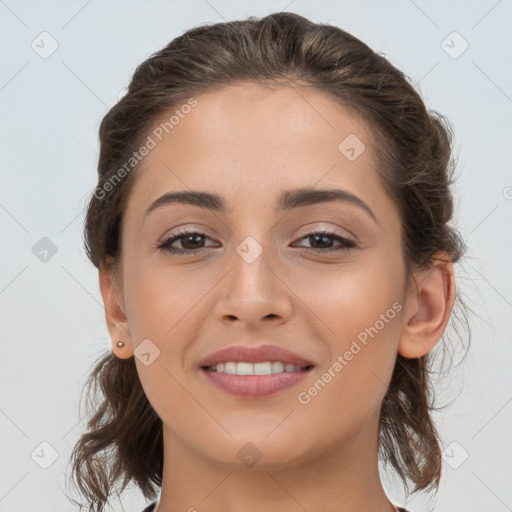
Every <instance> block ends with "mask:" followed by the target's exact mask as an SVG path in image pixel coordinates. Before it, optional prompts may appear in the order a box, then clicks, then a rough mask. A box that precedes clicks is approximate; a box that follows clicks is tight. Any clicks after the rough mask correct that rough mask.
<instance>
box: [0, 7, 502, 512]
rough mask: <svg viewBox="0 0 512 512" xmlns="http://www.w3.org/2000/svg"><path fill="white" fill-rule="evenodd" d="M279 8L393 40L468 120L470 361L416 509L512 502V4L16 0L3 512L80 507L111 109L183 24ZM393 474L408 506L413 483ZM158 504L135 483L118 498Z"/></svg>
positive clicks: (4, 77)
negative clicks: (431, 488)
mask: <svg viewBox="0 0 512 512" xmlns="http://www.w3.org/2000/svg"><path fill="white" fill-rule="evenodd" d="M277 10H289V11H292V12H296V13H298V14H301V15H304V16H306V17H310V18H311V19H312V20H314V21H324V22H328V23H333V24H336V25H338V26H340V27H341V28H343V29H346V30H348V31H349V32H352V33H353V34H354V35H356V36H357V37H359V38H361V39H362V40H363V41H365V42H366V43H367V44H369V45H370V46H371V47H372V48H374V49H376V50H377V51H380V52H383V53H384V54H385V55H386V57H387V58H388V59H389V60H390V61H391V62H392V63H393V64H395V65H396V66H398V67H399V68H401V69H402V70H404V72H405V73H406V74H407V75H408V76H410V77H411V79H412V80H413V82H414V83H415V84H416V85H417V87H418V88H419V89H420V91H421V93H422V95H423V97H424V99H425V101H426V103H427V105H428V106H429V107H431V108H434V109H436V110H439V111H440V112H442V113H444V114H446V115H447V116H448V117H449V118H450V120H451V121H452V123H453V125H454V128H455V134H456V151H457V152H458V155H459V163H458V172H459V173H460V178H459V180H458V183H457V186H456V189H455V199H456V215H457V219H458V220H457V226H458V227H459V228H460V229H461V230H462V233H463V235H464V237H465V239H466V240H467V243H468V246H469V252H468V255H467V258H466V260H465V262H464V263H463V264H461V265H457V266H456V273H457V279H458V281H457V282H458V286H459V288H460V289H461V291H462V293H463V294H465V297H466V300H467V302H468V304H469V305H470V306H471V307H472V308H473V309H475V311H476V312H477V313H478V317H477V318H475V320H474V321H473V338H472V346H471V350H470V353H469V355H468V357H467V358H466V360H465V361H464V363H463V365H461V366H460V367H459V368H455V369H453V370H452V371H451V372H450V374H449V379H448V380H447V381H446V382H445V384H444V385H443V386H442V387H440V388H439V392H438V395H439V397H440V399H441V400H445V401H449V400H451V399H455V401H454V404H453V405H452V406H451V407H449V408H447V409H445V410H444V412H443V413H442V414H440V415H437V416H436V419H437V425H438V427H439V429H440V431H441V435H442V438H443V444H444V446H445V447H446V450H445V459H446V461H447V464H445V466H444V474H443V478H442V484H441V489H440V492H439V495H438V497H437V499H428V497H427V496H424V495H421V494H420V495H416V496H415V497H414V498H413V499H411V500H410V501H408V502H407V504H406V505H407V507H408V508H409V509H410V510H412V511H413V512H422V511H427V510H428V511H430V510H433V509H434V508H435V510H436V512H476V511H479V512H481V511H483V510H485V511H491V510H492V511H495V512H501V511H503V512H505V511H507V510H512V477H511V465H510V460H511V459H512V440H511V438H512V428H511V420H512V403H511V402H512V386H511V381H512V378H511V374H512V371H511V370H512V349H511V336H510V335H511V333H512V276H511V272H510V261H511V254H512V244H511V220H512V173H511V172H510V163H511V152H510V147H511V143H512V139H511V131H512V130H511V125H512V117H511V112H512V87H511V85H512V68H511V66H510V63H511V62H512V27H511V21H512V2H511V1H510V0H501V1H495V0H481V1H471V2H470V1H452V2H446V1H430V2H427V1H426V0H415V1H412V0H397V1H393V2H379V1H377V0H375V1H369V0H366V1H361V2H349V1H336V2H335V1H327V0H316V1H315V2H304V1H300V0H292V1H291V2H289V3H288V2H287V0H283V1H282V2H275V1H273V2H270V1H268V0H267V1H261V0H260V1H244V2H235V1H230V0H208V1H206V0H187V1H173V2H164V1H148V2H133V1H123V2H121V1H104V2H100V1H98V0H95V1H94V0H92V1H88V2H87V1H83V0H80V1H67V2H64V1H63V0H62V1H48V2H35V1H30V2H29V1H18V2H15V1H14V0H5V1H2V0H0V52H1V63H2V64H1V67H0V109H1V116H0V141H1V147H2V151H1V155H2V159H1V166H0V173H1V187H0V228H1V243H2V251H0V258H1V261H0V315H1V317H0V326H1V327H0V328H1V331H2V332H1V338H2V339H1V343H0V350H1V353H0V432H1V436H0V512H1V511H7V510H8V511H9V512H18V511H24V512H30V511H34V512H36V511H37V512H50V511H51V512H57V511H68V510H73V508H72V506H71V504H70V503H69V502H68V501H67V499H66V498H65V496H64V495H63V492H62V489H63V487H64V480H65V476H64V472H65V471H66V465H67V462H68V458H69V454H70V451H71V448H72V446H73V444H74V443H75V441H76V440H77V438H78V436H79V434H80V432H81V431H82V429H83V428H84V426H85V425H84V423H85V422H80V418H79V416H78V405H77V404H78V397H79V392H80V389H81V387H82V385H83V382H84V380H85V377H86V374H87V371H88V368H89V365H90V364H91V363H92V361H93V360H94V359H95V358H96V357H97V355H98V354H99V352H100V351H101V350H104V349H105V348H108V347H109V344H110V340H109V337H108V331H107V329H106V326H105V320H104V313H103V309H102V301H101V295H100V293H99V287H98V282H97V281H98V278H97V271H96V269H95V268H94V267H93V266H92V264H90V263H89V262H88V260H87V259H86V257H85V253H84V251H83V248H82V239H81V237H82V222H83V217H84V211H83V210H84V207H85V204H86V199H87V197H88V196H89V194H90V192H91V189H92V188H93V186H94V184H95V180H96V171H95V166H96V162H97V157H98V143H97V130H98V126H99V123H100V121H101V118H102V117H103V115H104V114H105V113H106V111H107V109H108V108H109V107H110V106H111V105H112V104H113V103H114V102H115V101H116V100H117V99H118V98H119V97H120V96H121V94H122V93H123V90H124V88H125V87H126V85H127V84H128V81H129V79H130V76H131V74H132V72H133V71H134V69H135V66H136V65H137V64H138V63H140V62H141V61H142V60H144V59H145V58H147V57H148V56H149V55H150V54H151V53H152V52H154V51H156V50H158V49H160V48H161V47H162V46H164V45H165V44H167V42H168V41H170V40H171V39H172V38H174V37H176V36H177V35H179V34H181V33H182V32H183V31H184V30H186V29H188V28H191V27H192V26H196V25H198V24H202V23H205V22H216V21H222V20H232V19H240V18H245V17H246V16H249V15H256V16H261V15H265V14H268V13H270V12H274V11H277ZM45 31H46V32H48V33H49V34H50V36H48V35H43V36H40V34H41V33H42V32H45ZM454 31H456V32H458V33H459V34H460V37H459V36H457V35H453V34H452V33H453V32H454ZM52 40H55V41H56V43H53V42H52ZM443 41H445V43H443ZM464 41H467V44H469V46H468V48H467V49H466V50H465V51H464V52H463V53H461V51H462V50H463V49H464V46H465V44H466V43H465V42H464ZM33 42H34V43H33ZM52 44H58V48H57V49H56V51H55V52H54V53H52V54H51V55H49V56H47V55H44V52H45V51H46V52H48V51H49V50H51V48H52V47H51V45H52ZM31 45H33V46H34V47H35V48H37V50H38V52H39V53H37V52H36V51H35V50H34V49H33V48H32V46H31ZM37 45H38V46H37ZM41 54H43V56H44V57H47V58H42V56H41ZM454 57H456V58H454ZM43 237H47V238H48V239H49V240H50V241H51V244H49V242H48V240H43V241H41V239H42V238H43ZM38 244H39V245H38ZM52 245H53V246H55V249H56V250H57V252H56V253H55V254H52V252H51V249H50V252H48V253H47V255H46V262H44V261H41V257H43V255H44V253H42V252H40V251H42V250H43V249H45V248H48V247H51V246H52ZM456 359H457V360H458V359H459V358H458V357H456ZM41 443H48V444H43V445H41ZM53 450H55V452H56V456H57V458H56V460H55V461H53V458H52V454H53V453H54V452H53ZM466 457H467V458H466ZM45 465H48V467H47V468H46V469H44V467H42V466H45ZM383 479H384V481H385V485H386V490H387V491H388V494H389V496H390V498H391V499H393V500H394V501H395V502H396V503H399V504H404V499H403V496H402V493H401V491H400V487H399V486H398V485H397V482H396V480H394V479H389V480H388V479H387V477H386V475H384V474H383ZM144 503H145V502H144V500H143V499H142V498H141V496H140V495H139V494H138V493H137V492H135V491H134V492H132V491H130V492H128V493H126V494H125V495H124V497H123V503H122V504H120V503H119V504H118V505H117V506H116V507H115V510H127V511H129V512H140V510H142V508H143V506H144ZM123 507H124V508H123Z"/></svg>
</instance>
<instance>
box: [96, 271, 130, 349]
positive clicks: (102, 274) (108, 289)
mask: <svg viewBox="0 0 512 512" xmlns="http://www.w3.org/2000/svg"><path fill="white" fill-rule="evenodd" d="M99 281H100V290H101V295H102V297H103V304H104V306H105V320H106V323H107V328H108V332H109V333H110V337H111V339H112V341H111V343H112V352H113V353H114V355H116V356H117V357H119V358H120V359H128V358H129V357H131V356H132V355H133V344H132V339H131V336H130V329H129V327H128V319H127V318H126V315H125V313H124V307H123V304H122V303H121V301H120V300H119V298H118V295H119V289H118V287H117V286H116V282H115V280H114V279H113V273H112V270H111V269H110V268H109V267H107V266H105V265H104V264H103V263H102V264H101V265H100V271H99ZM118 341H124V347H118V346H117V342H118Z"/></svg>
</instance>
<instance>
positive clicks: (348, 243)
mask: <svg viewBox="0 0 512 512" xmlns="http://www.w3.org/2000/svg"><path fill="white" fill-rule="evenodd" d="M187 235H201V236H204V237H206V238H210V237H209V236H208V235H207V234H206V233H203V232H201V231H187V230H180V231H178V232H177V233H176V234H175V235H173V236H171V237H169V238H167V239H166V240H164V241H163V242H162V243H161V244H159V245H157V249H160V250H161V251H163V252H166V253H170V254H179V255H184V254H194V253H198V252H200V251H203V250H205V249H207V247H201V248H199V249H191V250H182V249H174V248H172V247H170V246H171V245H172V244H173V243H174V242H175V241H176V240H180V239H181V238H183V237H185V236H187ZM313 235H326V236H331V237H334V238H337V239H338V240H340V241H341V242H342V243H343V244H344V245H343V246H342V247H340V248H337V249H332V248H329V249H315V248H312V247H304V249H307V250H309V251H313V252H316V253H331V252H340V251H350V250H352V249H355V248H356V247H357V245H356V244H355V243H354V242H353V241H352V240H349V239H347V238H343V237H341V236H339V235H337V234H336V233H333V232H331V231H312V232H311V233H308V234H307V235H304V236H303V237H301V238H299V240H303V239H304V238H308V237H310V236H313Z"/></svg>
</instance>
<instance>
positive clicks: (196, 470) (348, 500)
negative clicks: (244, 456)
mask: <svg viewBox="0 0 512 512" xmlns="http://www.w3.org/2000/svg"><path fill="white" fill-rule="evenodd" d="M377 433H378V431H377V423H376V422H373V424H372V425H369V426H367V430H366V431H364V432H363V431H360V432H358V433H357V434H355V435H354V436H353V437H352V438H351V439H350V440H346V442H344V443H340V444H339V445H337V446H333V447H329V450H327V451H326V452H323V453H318V452H316V453H315V455H314V456H312V457H307V456H305V457H303V458H302V460H301V461H300V462H297V463H295V464H290V463H287V464H282V465H280V466H276V465H272V466H265V465H264V464H263V461H264V459H263V458H262V459H261V460H260V461H259V462H257V463H256V464H255V465H254V466H253V467H251V468H244V467H242V468H241V467H240V464H238V465H235V464H234V463H224V464H223V463H222V462H218V461H216V460H211V459H208V458H207V457H205V455H204V454H203V453H200V452H198V451H196V450H194V447H191V446H189V445H187V444H185V443H184V442H182V440H180V439H178V438H177V437H176V436H175V435H174V434H173V433H172V432H170V431H169V430H168V429H166V428H165V426H164V470H163V475H162V491H161V495H160V501H159V504H158V506H157V508H156V509H155V512H156V510H157V509H158V510H159V511H161V512H175V511H179V510H191V511H193V510H208V511H209V512H221V511H222V512H236V511H239V510H244V512H259V511H261V510H266V511H268V512H274V511H280V512H281V511H283V510H291V509H297V510H299V509H304V510H308V511H309V512H360V511H361V510H368V511H379V512H384V511H387V512H394V511H396V510H397V508H396V507H394V505H392V504H391V502H390V501H389V499H388V498H387V496H386V493H385V491H384V489H383V487H382V483H381V480H380V475H379V471H378V459H377V452H378V443H377V441H378V435H377ZM226 451H228V450H226ZM235 451H236V450H235Z"/></svg>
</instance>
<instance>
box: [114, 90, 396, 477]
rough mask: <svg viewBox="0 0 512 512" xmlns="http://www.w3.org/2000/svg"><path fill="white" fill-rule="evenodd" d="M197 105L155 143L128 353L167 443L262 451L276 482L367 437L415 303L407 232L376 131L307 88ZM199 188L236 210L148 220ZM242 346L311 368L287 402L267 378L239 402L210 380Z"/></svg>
mask: <svg viewBox="0 0 512 512" xmlns="http://www.w3.org/2000/svg"><path fill="white" fill-rule="evenodd" d="M195 99H196V101H197V104H196V105H195V106H194V107H193V108H190V109H189V108H186V109H183V110H182V111H181V113H182V115H181V116H178V117H177V118H179V122H174V123H173V125H172V128H169V125H167V131H168V132H166V131H165V130H163V133H161V132H162V130H161V129H160V130H156V131H153V132H151V133H149V134H148V135H150V136H151V138H152V140H153V141H154V142H155V147H153V148H152V149H151V150H150V151H149V154H148V155H147V156H146V157H145V158H144V159H143V161H142V163H141V165H140V167H139V168H138V169H137V171H136V172H137V173H138V175H137V180H136V183H135V186H134V188H133V189H132V191H131V194H130V197H129V201H128V204H127V209H126V211H125V216H124V218H123V225H122V280H123V282H122V284H123V291H122V308H123V310H124V313H125V314H126V328H127V330H128V332H129V338H128V339H127V338H126V336H125V337H124V338H122V339H124V340H125V341H128V344H129V347H127V349H128V355H133V350H135V354H136V355H137V354H139V351H140V352H145V353H146V356H143V357H135V360H136V365H137V370H138V373H139V376H140V380H141V383H142V386H143V388H144V391H145V392H146V394H147V397H148V400H149V401H150V403H151V405H152V406H153V408H154V409H155V411H156V413H157V414H158V415H159V417H160V418H161V420H162V422H163V426H164V440H165V442H166V443H168V444H170V445H174V446H175V447H178V446H181V447H185V449H186V450H189V451H190V452H194V453H196V454H197V455H200V456H202V457H207V458H209V459H210V460H215V461H217V462H220V463H223V464H233V465H240V464H241V459H240V458H239V455H237V454H239V451H240V450H241V449H242V454H243V450H250V448H247V443H249V442H250V443H252V444H253V445H254V446H255V447H256V448H257V450H258V451H259V452H260V453H261V454H262V458H261V460H260V462H258V464H259V466H260V467H265V466H268V467H269V468H271V467H274V468H275V467H277V466H279V465H280V464H287V465H290V464H292V463H294V464H298V463H300V462H306V461H307V460H308V459H311V458H312V457H316V456H318V455H321V454H322V453H332V452H333V450H339V449H341V447H344V446H345V447H347V446H349V445H350V443H351V442H355V439H358V438H359V439H366V440H368V439H372V440H373V439H374V438H375V435H376V432H377V430H376V429H377V425H378V415H379V411H380V406H381V403H382V400H383V397H384V396H385V393H386V389H387V387H388V384H389V381H390V378H391V375H392V370H393V366H394V363H395V360H396V356H397V350H398V342H399V337H400V334H401V332H402V328H403V324H404V322H403V320H402V316H403V315H402V313H403V311H402V312H401V310H402V306H403V303H404V301H405V299H406V290H405V276H404V262H403V258H402V253H401V235H400V218H399V215H398V211H397V208H396V206H395V205H394V203H393V201H392V200H391V198H390V197H389V196H388V195H387V194H386V192H385V189H384V187H383V184H382V182H381V179H380V178H379V176H378V174H377V172H376V171H375V165H376V162H375V155H374V153H373V149H372V143H371V139H370V132H369V129H368V126H367V125H366V124H365V123H364V122H363V120H362V119H361V118H359V117H357V116H355V115H350V114H349V112H348V111H347V110H345V109H344V108H342V107H341V106H339V105H337V104H336V103H335V102H334V101H333V99H332V98H330V97H329V96H327V95H325V94H324V93H322V92H319V91H315V90H312V89H306V88H291V87H289V86H285V85H282V86H274V87H272V88H269V87H262V86H261V85H257V84H245V85H243V86H230V87H227V88H225V89H222V90H219V91H215V92H209V93H205V94H201V95H198V96H197V97H196V98H195ZM184 112H187V113H186V114H184ZM172 114H173V113H172V112H171V113H169V114H166V115H165V116H162V118H161V119H158V120H157V121H156V122H155V123H154V125H155V128H157V127H158V126H159V125H160V122H162V123H165V122H166V121H169V118H170V116H171V115H172ZM174 121H176V119H175V120H174ZM160 126H161V125H160ZM156 134H159V137H160V138H161V140H159V137H157V136H156ZM151 145H152V144H151ZM300 189H304V190H311V191H313V192H315V191H316V192H318V194H316V195H315V194H314V193H310V194H303V195H302V196H300V195H299V196H297V192H298V191H299V190H300ZM328 190H333V191H338V192H335V193H333V194H331V195H330V196H327V195H326V191H328ZM193 191H199V192H204V193H208V194H214V195H216V196H219V198H220V200H219V201H218V204H217V202H215V201H213V202H210V203H209V206H212V205H213V206H219V205H220V203H221V202H222V203H223V204H224V205H225V209H224V210H223V209H221V208H220V207H219V208H215V209H213V208H210V207H204V205H203V207H202V206H200V205H199V203H197V202H196V204H188V203H186V202H165V201H161V202H160V203H159V204H157V205H155V206H154V207H153V208H150V207H151V205H153V203H154V202H155V201H156V200H158V199H159V198H161V197H162V196H164V195H165V194H167V193H172V192H193ZM339 191H342V192H339ZM286 194H287V195H286ZM283 195H284V199H286V198H288V199H290V198H294V197H295V198H297V197H298V199H299V200H298V201H295V202H294V201H288V202H286V201H283V200H282V199H283ZM301 198H302V200H301ZM281 203H284V204H281ZM290 203H291V204H290ZM294 203H295V204H294ZM279 206H281V208H280V207H279ZM148 209H150V211H149V212H148V213H147V210H148ZM183 233H185V235H184V234H183ZM187 233H188V235H187ZM173 237H176V238H174V239H173ZM159 246H160V248H159ZM172 250H175V251H176V252H175V253H173V252H171V251H172ZM143 340H146V341H144V343H145V344H146V345H140V344H141V343H142V342H143ZM148 340H149V341H148ZM235 345H243V346H246V347H249V348H254V347H259V346H261V345H275V346H277V347H280V348H284V349H287V350H289V351H291V352H293V353H294V354H296V355H298V356H299V357H301V358H302V359H304V360H305V361H307V362H308V363H310V364H311V365H312V367H311V368H310V369H309V370H307V371H306V370H301V371H300V372H297V373H299V374H300V376H299V377H297V379H296V380H295V381H294V382H292V381H291V380H290V379H288V380H286V382H287V383H288V385H287V386H284V387H282V388H280V389H275V388H272V386H273V385H274V384H275V382H276V381H277V379H276V377H275V376H270V375H269V376H264V379H265V382H271V381H272V382H273V384H272V383H271V384H270V389H271V392H270V393H267V394H263V395H254V394H250V391H249V390H250V389H253V388H251V387H250V386H249V385H247V386H246V388H245V389H246V391H247V393H248V394H246V395H245V396H244V395H243V394H242V395H240V394H234V393H233V392H232V391H227V390H226V389H223V388H221V387H219V385H217V383H216V382H213V380H212V379H211V375H208V374H207V371H205V370H204V369H202V368H201V367H200V366H201V362H202V360H203V359H204V358H205V357H206V356H209V355H211V354H213V353H215V352H217V351H219V350H222V349H225V348H227V347H232V346H235ZM137 347H139V351H138V350H137ZM142 348H144V350H142ZM130 350H131V352H130ZM117 354H118V355H119V352H117ZM148 354H149V355H148ZM139 355H140V354H139ZM144 357H145V359H144ZM228 359H229V357H228ZM232 359H233V357H231V359H230V360H232ZM269 360H270V356H269ZM273 360H279V358H276V359H273ZM148 362H149V364H146V363H148ZM277 367H278V368H279V365H277ZM210 373H211V372H210ZM221 373H225V372H223V371H219V372H217V375H216V377H218V376H219V375H220V374H221ZM288 375H289V374H288ZM281 376H282V375H281ZM295 376H296V375H295ZM227 378H228V380H229V379H231V381H230V382H231V384H228V385H233V386H234V385H235V384H234V378H233V377H229V376H228V377H227ZM243 379H246V382H248V379H251V380H252V382H253V384H254V382H255V379H258V377H256V376H253V375H251V376H245V377H243V376H239V377H238V383H239V384H240V383H241V384H240V385H241V386H242V387H243V386H244V384H243V382H244V381H243ZM264 379H262V380H261V382H263V380H264ZM221 380H222V379H221ZM224 382H227V381H226V380H224ZM281 382H284V381H281ZM262 385H263V384H262Z"/></svg>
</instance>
